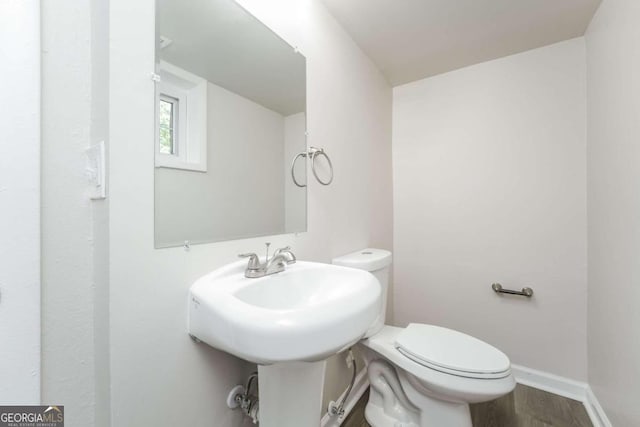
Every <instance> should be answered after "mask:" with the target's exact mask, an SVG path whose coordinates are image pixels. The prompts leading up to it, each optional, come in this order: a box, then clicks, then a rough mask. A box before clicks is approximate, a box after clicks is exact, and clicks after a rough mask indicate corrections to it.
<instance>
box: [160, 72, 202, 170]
mask: <svg viewBox="0 0 640 427" xmlns="http://www.w3.org/2000/svg"><path fill="white" fill-rule="evenodd" d="M161 95H166V96H168V97H170V98H174V99H177V100H178V108H177V110H174V121H175V122H174V123H175V125H176V126H177V129H176V130H177V132H176V131H174V141H173V143H174V151H175V153H174V154H164V153H161V152H160V132H159V129H160V123H159V111H158V110H157V112H156V143H155V165H156V167H164V168H173V169H184V170H191V171H197V172H206V171H207V81H206V80H205V79H203V78H202V77H199V76H196V75H195V74H192V73H190V72H188V71H186V70H183V69H182V68H179V67H176V66H175V65H173V64H170V63H168V62H165V61H160V82H158V90H157V91H156V105H160V97H161Z"/></svg>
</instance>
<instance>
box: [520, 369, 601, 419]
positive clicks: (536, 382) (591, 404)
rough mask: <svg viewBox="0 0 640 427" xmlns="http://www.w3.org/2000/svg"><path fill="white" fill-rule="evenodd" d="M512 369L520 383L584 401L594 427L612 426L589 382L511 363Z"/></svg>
mask: <svg viewBox="0 0 640 427" xmlns="http://www.w3.org/2000/svg"><path fill="white" fill-rule="evenodd" d="M511 371H512V372H513V375H514V376H515V378H516V381H517V382H518V383H519V384H522V385H527V386H530V387H534V388H537V389H539V390H544V391H547V392H549V393H553V394H557V395H559V396H563V397H567V398H569V399H573V400H577V401H579V402H582V404H583V405H584V407H585V409H586V411H587V414H588V415H589V418H590V419H591V423H592V424H593V427H611V423H610V422H609V419H608V418H607V415H606V414H605V413H604V410H603V409H602V406H600V403H599V402H598V399H596V396H595V395H594V394H593V391H592V390H591V387H589V384H587V383H585V382H581V381H575V380H571V379H569V378H565V377H561V376H558V375H554V374H550V373H548V372H543V371H538V370H535V369H531V368H525V367H524V366H519V365H511Z"/></svg>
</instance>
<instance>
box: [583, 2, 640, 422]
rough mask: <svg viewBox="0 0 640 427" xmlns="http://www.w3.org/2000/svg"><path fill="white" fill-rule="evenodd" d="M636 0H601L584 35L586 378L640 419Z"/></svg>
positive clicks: (622, 413)
mask: <svg viewBox="0 0 640 427" xmlns="http://www.w3.org/2000/svg"><path fill="white" fill-rule="evenodd" d="M638 22H640V2H638V1H636V0H604V1H603V2H602V5H601V6H600V9H599V10H598V12H597V13H596V16H595V17H594V19H593V21H592V22H591V25H590V26H589V29H588V31H587V34H586V40H587V76H588V80H587V87H588V100H589V113H588V123H589V128H588V143H587V153H588V172H587V174H588V189H589V192H588V200H589V206H588V217H589V228H588V230H589V231H588V243H589V309H588V332H589V339H588V342H589V353H588V354H589V384H590V385H591V388H592V389H593V391H594V393H595V394H596V396H597V397H598V400H599V401H600V403H601V404H602V406H603V407H604V409H605V412H606V413H607V416H608V417H609V418H610V421H611V423H612V424H613V425H614V426H635V425H640V406H638V397H640V364H639V363H638V361H640V339H639V338H638V337H639V336H640V334H639V332H638V325H640V310H639V307H640V263H639V262H638V253H640V192H639V191H638V183H639V182H640V141H639V140H640V113H639V112H640V84H639V82H640V81H639V80H638V79H639V74H638V71H639V70H640V49H639V46H640V26H639V25H638Z"/></svg>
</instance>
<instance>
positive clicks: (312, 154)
mask: <svg viewBox="0 0 640 427" xmlns="http://www.w3.org/2000/svg"><path fill="white" fill-rule="evenodd" d="M318 156H324V157H325V158H326V159H327V163H329V170H330V176H329V179H328V180H326V181H323V180H322V179H320V177H319V176H318V172H317V171H316V158H317V157H318ZM300 157H302V158H307V157H309V158H310V159H311V172H313V176H315V177H316V180H317V181H318V182H319V183H320V184H322V185H329V184H331V182H333V164H332V163H331V159H330V158H329V156H328V155H327V153H325V151H324V149H323V148H316V147H309V151H307V152H302V153H298V154H296V156H295V157H294V158H293V161H292V162H291V179H293V183H294V184H295V185H297V186H298V187H306V186H307V184H300V183H299V182H298V180H297V179H296V175H295V171H294V168H295V166H296V161H297V160H298V159H299V158H300Z"/></svg>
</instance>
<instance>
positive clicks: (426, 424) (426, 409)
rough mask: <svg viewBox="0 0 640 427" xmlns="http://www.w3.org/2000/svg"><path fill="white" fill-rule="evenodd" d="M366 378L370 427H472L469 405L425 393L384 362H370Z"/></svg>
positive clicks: (367, 410)
mask: <svg viewBox="0 0 640 427" xmlns="http://www.w3.org/2000/svg"><path fill="white" fill-rule="evenodd" d="M367 375H368V377H369V382H370V384H371V390H370V392H369V402H368V403H367V407H366V409H365V417H366V419H367V422H369V424H371V426H372V427H433V426H438V427H449V426H451V427H472V424H471V414H470V412H469V405H468V404H466V403H460V402H448V401H445V400H440V399H437V398H434V397H431V396H429V395H428V394H425V393H424V390H420V389H422V387H420V385H419V384H416V381H415V378H413V377H412V376H411V375H410V374H408V373H407V372H405V371H403V370H401V369H400V370H396V369H395V368H394V367H393V366H392V365H391V364H390V363H388V362H387V361H384V360H380V359H378V360H374V361H372V362H370V363H369V366H368V368H367ZM419 390H420V391H419Z"/></svg>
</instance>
